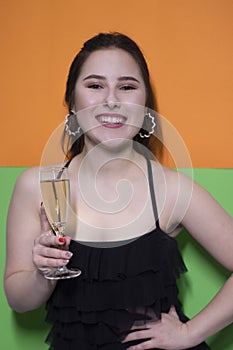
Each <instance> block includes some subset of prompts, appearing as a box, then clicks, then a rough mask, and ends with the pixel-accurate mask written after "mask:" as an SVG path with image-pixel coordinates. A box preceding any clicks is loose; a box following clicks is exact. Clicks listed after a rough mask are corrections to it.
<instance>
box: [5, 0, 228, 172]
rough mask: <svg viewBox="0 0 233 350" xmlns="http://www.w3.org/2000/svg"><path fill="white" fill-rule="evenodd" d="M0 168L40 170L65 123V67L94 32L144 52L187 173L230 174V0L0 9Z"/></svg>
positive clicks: (11, 2)
mask: <svg viewBox="0 0 233 350" xmlns="http://www.w3.org/2000/svg"><path fill="white" fill-rule="evenodd" d="M0 7H1V8H0V27H1V28H0V36H1V65H0V69H1V72H0V74H1V78H0V84H1V86H0V89H1V94H0V96H1V97H0V98H1V101H0V106H1V107H0V108H1V130H0V140H1V141H0V142H1V147H0V152H1V153H0V166H31V165H37V164H39V162H40V159H41V154H42V151H43V148H44V146H45V143H46V141H47V140H48V138H49V136H50V135H51V133H52V132H53V130H54V129H55V128H56V127H57V126H58V125H59V124H60V123H61V122H62V121H63V119H64V116H65V114H66V110H65V108H64V106H63V95H64V89H65V82H66V77H67V73H68V68H69V65H70V63H71V61H72V59H73V57H74V56H75V54H76V52H77V51H78V50H79V49H80V47H81V46H82V43H83V42H84V41H85V40H86V39H88V38H89V37H91V36H93V35H94V34H97V33H98V32H100V31H120V32H124V33H125V34H127V35H129V36H130V37H132V38H133V39H134V40H135V41H136V42H137V43H138V44H139V46H140V47H141V48H142V50H143V52H144V54H145V57H146V59H147V61H148V64H149V67H150V70H151V77H152V81H153V84H154V85H155V87H156V92H157V96H158V102H159V109H160V113H161V114H162V115H163V116H165V117H166V118H167V119H168V120H170V122H171V123H172V124H173V125H174V126H175V127H176V128H177V130H178V131H179V132H180V134H181V135H182V136H183V138H184V141H185V143H186V145H187V147H188V150H189V152H190V155H191V159H192V163H193V167H212V168H213V167H218V168H227V167H228V168H231V167H233V138H232V131H233V96H232V91H233V72H232V62H233V46H232V39H233V21H232V14H233V1H232V0H143V1H135V0H118V1H114V2H113V1H109V0H98V1H94V0H93V1H88V2H87V1H83V0H82V1H81V0H20V1H18V0H1V1H0Z"/></svg>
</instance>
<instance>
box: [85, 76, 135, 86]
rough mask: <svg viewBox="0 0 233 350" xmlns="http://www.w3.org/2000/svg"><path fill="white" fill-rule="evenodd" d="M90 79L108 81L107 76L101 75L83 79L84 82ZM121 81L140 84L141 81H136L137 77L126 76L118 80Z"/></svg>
mask: <svg viewBox="0 0 233 350" xmlns="http://www.w3.org/2000/svg"><path fill="white" fill-rule="evenodd" d="M88 79H99V80H106V78H105V76H103V75H99V74H90V75H88V76H87V77H85V78H84V79H83V81H85V80H88ZM118 80H119V81H125V80H132V81H135V82H137V83H139V84H140V81H139V80H138V79H136V78H135V77H133V76H131V75H124V76H121V77H119V78H118Z"/></svg>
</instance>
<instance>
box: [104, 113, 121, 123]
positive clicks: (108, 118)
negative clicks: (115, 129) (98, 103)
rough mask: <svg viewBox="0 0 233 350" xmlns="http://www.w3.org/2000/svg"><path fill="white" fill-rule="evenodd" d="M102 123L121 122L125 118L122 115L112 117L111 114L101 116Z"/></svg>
mask: <svg viewBox="0 0 233 350" xmlns="http://www.w3.org/2000/svg"><path fill="white" fill-rule="evenodd" d="M99 120H100V122H101V123H108V124H120V123H123V118H121V117H111V116H105V115H104V116H100V118H99Z"/></svg>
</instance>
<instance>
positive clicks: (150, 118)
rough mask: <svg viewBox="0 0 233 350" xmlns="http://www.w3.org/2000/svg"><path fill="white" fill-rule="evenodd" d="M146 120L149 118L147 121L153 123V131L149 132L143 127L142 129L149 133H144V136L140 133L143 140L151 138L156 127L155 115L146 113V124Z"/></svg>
mask: <svg viewBox="0 0 233 350" xmlns="http://www.w3.org/2000/svg"><path fill="white" fill-rule="evenodd" d="M146 118H147V120H148V121H149V122H150V123H151V130H150V131H148V130H147V129H146V128H145V129H143V127H142V128H141V129H143V130H146V131H147V133H144V134H142V133H141V132H139V136H140V137H141V138H142V139H144V138H145V137H146V138H148V137H150V135H151V134H153V133H154V131H155V127H156V122H155V117H154V116H153V115H151V114H150V112H148V113H146V115H145V119H144V122H145V123H147V120H146ZM143 124H144V123H143Z"/></svg>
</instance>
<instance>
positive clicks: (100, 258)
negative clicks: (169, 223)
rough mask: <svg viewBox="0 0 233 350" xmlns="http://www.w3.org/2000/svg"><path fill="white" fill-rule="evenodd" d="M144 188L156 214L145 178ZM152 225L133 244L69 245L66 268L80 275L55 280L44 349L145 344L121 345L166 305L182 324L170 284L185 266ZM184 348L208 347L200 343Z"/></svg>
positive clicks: (107, 349)
mask: <svg viewBox="0 0 233 350" xmlns="http://www.w3.org/2000/svg"><path fill="white" fill-rule="evenodd" d="M148 171H151V169H150V167H149V169H148ZM149 185H150V188H151V196H152V204H153V208H154V213H155V215H157V209H156V207H155V204H156V203H155V198H154V189H153V185H152V183H151V173H149ZM156 217H157V216H156ZM156 225H157V226H156V228H155V229H154V230H153V231H151V232H149V233H147V234H144V235H143V236H141V237H139V238H138V239H135V240H132V241H130V242H128V243H127V244H119V245H118V246H114V247H110V248H106V247H102V246H101V247H98V246H91V245H86V244H83V243H79V242H77V241H71V244H70V251H72V252H73V253H74V255H73V257H72V259H71V260H70V263H69V267H72V266H73V267H78V268H80V269H81V270H82V274H81V275H80V276H79V277H77V278H73V279H70V280H62V281H59V282H58V283H57V286H56V288H55V290H54V292H53V294H52V296H51V297H50V299H49V301H48V303H47V321H48V322H50V323H52V329H51V331H50V333H49V335H48V337H47V340H46V341H47V343H48V344H50V348H49V349H50V350H123V349H127V348H128V347H129V346H132V345H135V344H139V343H140V342H142V341H146V340H148V339H143V340H140V341H139V340H137V341H131V342H126V343H124V342H122V341H123V340H124V338H125V336H126V335H127V334H128V333H130V332H132V330H131V328H132V327H133V326H140V327H141V328H142V329H143V328H145V327H146V326H147V324H149V323H150V322H152V321H155V320H158V319H160V318H161V313H168V312H169V310H170V307H171V306H172V305H173V306H174V307H175V308H176V311H177V313H178V315H179V318H180V320H181V321H182V322H186V321H187V320H188V319H187V317H186V316H185V315H184V314H183V312H182V306H181V304H180V302H179V299H178V289H177V284H176V280H177V278H178V277H179V276H180V274H181V273H183V272H185V271H186V267H185V264H184V262H183V260H182V257H181V255H180V253H179V250H178V246H177V242H176V240H175V239H174V238H172V237H170V236H168V235H167V234H166V233H164V232H163V231H162V230H161V229H160V226H159V221H158V220H157V219H156ZM190 349H196V350H207V349H209V347H208V346H207V344H206V343H201V344H200V345H198V346H195V347H192V348H190Z"/></svg>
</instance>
